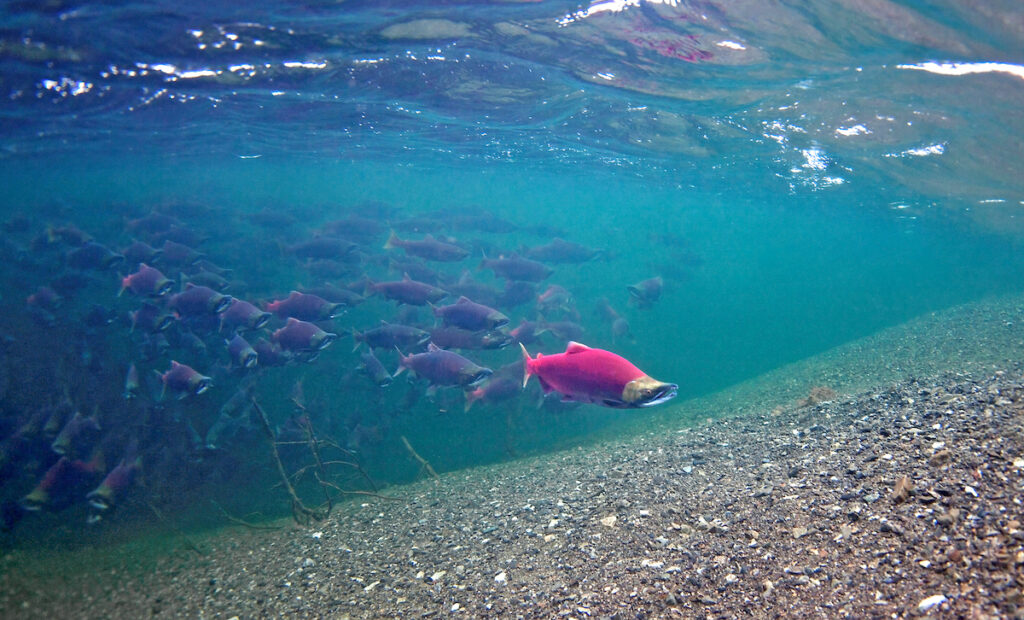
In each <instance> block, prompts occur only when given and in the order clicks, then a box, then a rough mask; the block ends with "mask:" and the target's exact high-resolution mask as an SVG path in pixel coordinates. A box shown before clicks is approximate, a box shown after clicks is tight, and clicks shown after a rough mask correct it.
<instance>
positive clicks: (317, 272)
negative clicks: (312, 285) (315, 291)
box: [303, 252, 359, 280]
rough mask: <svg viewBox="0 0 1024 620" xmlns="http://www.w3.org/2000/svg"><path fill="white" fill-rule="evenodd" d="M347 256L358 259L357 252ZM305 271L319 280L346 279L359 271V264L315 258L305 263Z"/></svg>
mask: <svg viewBox="0 0 1024 620" xmlns="http://www.w3.org/2000/svg"><path fill="white" fill-rule="evenodd" d="M349 256H355V257H358V256H359V254H358V253H357V252H352V254H350V255H349ZM303 266H304V267H305V268H306V271H308V272H309V275H311V276H313V277H315V278H317V279H320V280H338V279H341V278H347V277H349V276H351V275H352V274H353V273H355V272H357V271H358V270H359V262H358V261H356V262H349V261H339V260H334V259H333V258H317V259H314V260H309V261H306V263H305V265H303Z"/></svg>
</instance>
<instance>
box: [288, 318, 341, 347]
mask: <svg viewBox="0 0 1024 620" xmlns="http://www.w3.org/2000/svg"><path fill="white" fill-rule="evenodd" d="M337 338H338V335H337V334H332V333H330V332H325V331H324V330H322V329H320V328H319V327H317V326H316V325H314V324H312V323H308V322H306V321H300V320H299V319H296V318H289V319H288V322H287V323H285V326H284V327H282V328H280V329H278V330H277V331H275V332H274V333H273V334H272V335H271V340H273V341H274V342H275V343H277V345H278V346H280V347H281V349H282V350H283V351H285V352H288V353H310V352H314V351H322V350H323V349H325V348H327V347H328V346H329V345H330V344H331V343H332V342H334V341H335V340H336V339H337Z"/></svg>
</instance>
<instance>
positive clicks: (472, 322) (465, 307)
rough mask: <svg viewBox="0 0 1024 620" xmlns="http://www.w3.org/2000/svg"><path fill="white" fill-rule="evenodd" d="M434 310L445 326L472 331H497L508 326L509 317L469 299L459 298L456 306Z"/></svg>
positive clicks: (435, 308)
mask: <svg viewBox="0 0 1024 620" xmlns="http://www.w3.org/2000/svg"><path fill="white" fill-rule="evenodd" d="M433 310H434V316H436V317H440V318H441V322H442V323H443V324H444V325H448V326H452V327H461V328H462V329H468V330H470V331H480V330H487V329H497V328H499V327H501V326H503V325H507V324H508V317H507V316H505V315H504V314H502V313H501V312H498V311H497V310H495V309H494V308H491V307H489V306H485V305H483V304H478V303H476V302H475V301H472V300H471V299H469V298H468V297H459V299H458V301H456V302H455V303H454V304H451V305H448V306H436V307H434V308H433Z"/></svg>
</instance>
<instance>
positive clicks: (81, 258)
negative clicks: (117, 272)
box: [68, 241, 124, 271]
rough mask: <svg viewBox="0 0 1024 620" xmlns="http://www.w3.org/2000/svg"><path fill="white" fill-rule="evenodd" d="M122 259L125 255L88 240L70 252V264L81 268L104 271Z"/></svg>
mask: <svg viewBox="0 0 1024 620" xmlns="http://www.w3.org/2000/svg"><path fill="white" fill-rule="evenodd" d="M122 261H124V256H122V255H121V254H118V253H117V252H115V251H113V250H111V249H110V248H108V247H107V246H105V245H102V244H99V243H96V242H95V241H88V242H86V243H84V244H83V245H81V246H79V247H77V248H75V249H74V250H72V251H71V252H69V253H68V265H70V266H71V267H73V268H75V269H81V270H85V269H95V270H96V271H104V270H106V269H110V268H111V267H113V266H114V265H116V264H118V263H120V262H122Z"/></svg>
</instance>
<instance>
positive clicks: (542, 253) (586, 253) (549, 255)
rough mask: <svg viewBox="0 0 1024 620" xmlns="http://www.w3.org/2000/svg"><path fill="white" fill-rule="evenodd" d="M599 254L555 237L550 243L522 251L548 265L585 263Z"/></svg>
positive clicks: (528, 256) (599, 252)
mask: <svg viewBox="0 0 1024 620" xmlns="http://www.w3.org/2000/svg"><path fill="white" fill-rule="evenodd" d="M600 254H601V250H595V249H593V248H588V247H587V246H585V245H580V244H578V243H573V242H571V241H566V240H565V239H562V238H561V237H556V238H555V239H554V240H553V241H552V242H551V243H548V244H547V245H541V246H537V247H533V248H527V249H525V250H523V255H524V256H526V257H527V258H532V259H533V260H539V261H544V262H548V263H585V262H587V261H588V260H591V259H593V258H596V257H597V256H598V255H600Z"/></svg>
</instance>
